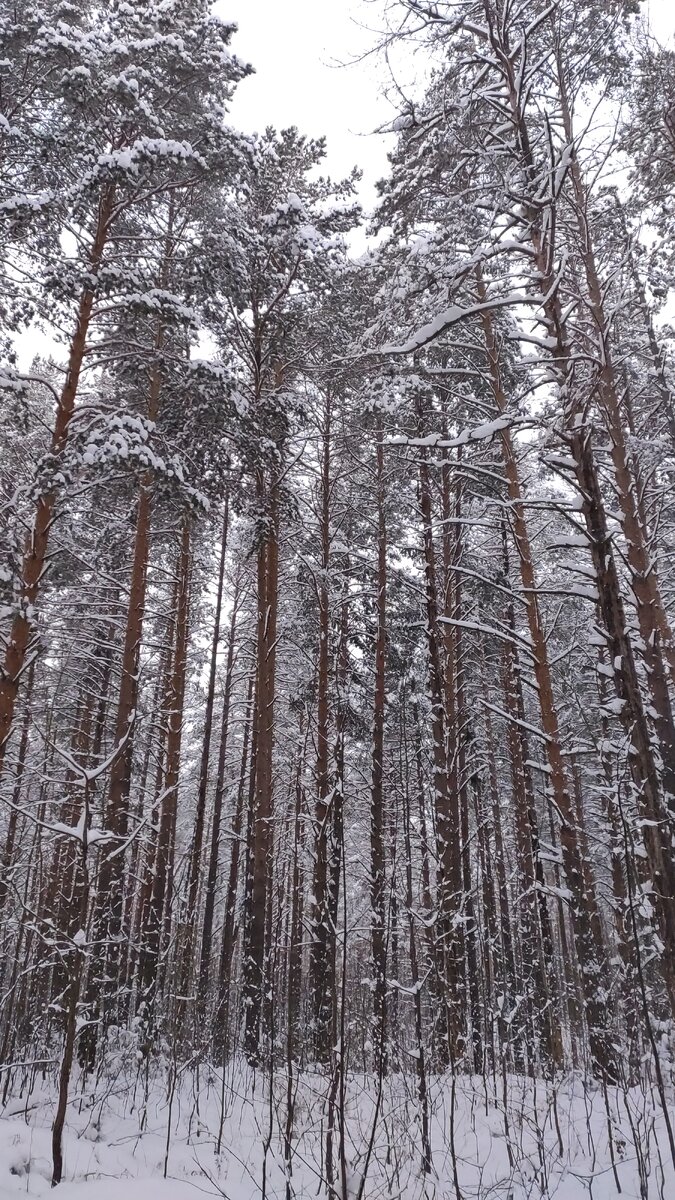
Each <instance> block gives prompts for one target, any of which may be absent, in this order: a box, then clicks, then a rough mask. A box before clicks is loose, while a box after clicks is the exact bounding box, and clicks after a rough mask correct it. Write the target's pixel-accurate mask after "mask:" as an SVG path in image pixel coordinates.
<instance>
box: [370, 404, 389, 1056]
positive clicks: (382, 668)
mask: <svg viewBox="0 0 675 1200" xmlns="http://www.w3.org/2000/svg"><path fill="white" fill-rule="evenodd" d="M375 439H376V446H375V456H376V457H375V461H376V476H375V492H376V519H377V569H376V576H375V603H376V613H377V631H376V634H375V691H374V698H373V735H372V758H371V782H370V938H371V954H372V964H373V980H372V985H371V986H372V992H373V1034H374V1041H373V1045H374V1051H375V1063H376V1069H377V1070H382V1069H384V1068H385V1061H386V1024H387V942H386V924H385V922H386V906H385V886H386V878H385V856H384V824H385V813H384V723H385V700H386V662H387V521H386V513H385V481H384V448H383V428H382V421H381V419H378V421H377V423H376V427H375Z"/></svg>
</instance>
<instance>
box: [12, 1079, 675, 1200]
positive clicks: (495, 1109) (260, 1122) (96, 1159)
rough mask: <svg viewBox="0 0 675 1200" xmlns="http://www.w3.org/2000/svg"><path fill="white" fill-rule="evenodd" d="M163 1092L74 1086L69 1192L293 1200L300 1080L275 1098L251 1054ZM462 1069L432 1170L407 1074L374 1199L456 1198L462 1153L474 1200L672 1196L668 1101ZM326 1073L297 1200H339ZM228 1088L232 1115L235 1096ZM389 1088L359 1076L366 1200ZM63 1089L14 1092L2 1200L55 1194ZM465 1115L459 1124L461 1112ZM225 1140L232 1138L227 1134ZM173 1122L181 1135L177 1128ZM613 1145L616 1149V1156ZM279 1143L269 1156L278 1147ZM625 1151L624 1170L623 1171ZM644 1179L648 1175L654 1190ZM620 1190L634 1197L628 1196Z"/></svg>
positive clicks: (301, 1137)
mask: <svg viewBox="0 0 675 1200" xmlns="http://www.w3.org/2000/svg"><path fill="white" fill-rule="evenodd" d="M169 1082H170V1077H168V1076H160V1077H158V1078H156V1079H154V1080H153V1081H152V1082H151V1083H150V1084H149V1085H148V1083H147V1081H146V1080H145V1079H144V1077H143V1075H142V1074H141V1073H139V1074H137V1075H135V1076H133V1077H132V1076H130V1075H129V1074H127V1073H126V1072H120V1073H119V1074H118V1075H117V1076H116V1077H112V1078H108V1079H106V1080H103V1079H99V1080H98V1081H91V1080H89V1081H88V1082H87V1085H86V1088H84V1089H82V1088H81V1087H78V1085H77V1081H75V1086H74V1087H73V1093H72V1096H73V1099H72V1104H71V1106H70V1109H69V1117H68V1126H67V1134H66V1138H65V1182H64V1183H62V1184H61V1185H60V1187H59V1188H58V1190H57V1192H56V1196H57V1197H58V1200H201V1198H203V1197H204V1196H222V1197H226V1198H227V1200H254V1198H255V1197H260V1196H261V1195H262V1194H263V1176H265V1189H266V1195H267V1197H268V1200H277V1198H279V1200H281V1198H282V1197H284V1196H285V1194H286V1177H285V1172H284V1162H283V1137H282V1132H281V1131H282V1129H283V1125H284V1122H285V1114H286V1081H285V1078H284V1077H283V1075H282V1074H281V1073H280V1074H279V1076H278V1077H277V1079H276V1081H275V1086H274V1088H273V1090H272V1094H271V1095H270V1091H269V1089H268V1088H267V1087H266V1085H265V1084H264V1081H263V1079H262V1077H261V1076H260V1075H259V1076H258V1077H257V1078H255V1077H254V1076H253V1074H252V1073H251V1072H250V1071H249V1070H248V1068H246V1067H244V1066H243V1065H242V1064H241V1063H238V1062H237V1063H234V1064H232V1066H231V1067H230V1068H229V1069H228V1072H227V1074H226V1076H225V1081H224V1082H225V1087H224V1090H223V1080H222V1077H221V1075H220V1073H219V1072H216V1071H209V1070H207V1069H206V1068H203V1067H202V1068H201V1070H200V1072H199V1075H197V1074H196V1073H194V1072H192V1073H190V1074H188V1073H187V1072H186V1073H185V1074H183V1076H182V1077H181V1078H180V1079H179V1081H178V1083H177V1084H176V1087H175V1090H174V1096H173V1100H172V1101H171V1102H170V1100H169V1096H168V1084H169ZM496 1082H497V1088H496V1093H497V1095H496V1096H495V1092H494V1091H493V1084H492V1082H491V1081H488V1083H487V1085H485V1084H484V1083H483V1080H482V1079H470V1078H467V1077H460V1078H459V1079H458V1080H457V1084H456V1089H455V1091H456V1096H455V1103H454V1107H453V1104H452V1084H451V1081H450V1080H448V1079H443V1080H440V1079H436V1080H434V1081H433V1082H432V1105H433V1121H432V1149H433V1161H434V1174H433V1176H432V1177H431V1178H429V1179H427V1180H426V1181H424V1180H423V1179H422V1177H421V1174H420V1150H419V1146H420V1133H419V1121H418V1110H417V1104H416V1100H415V1084H414V1079H413V1078H408V1077H404V1076H401V1075H398V1076H395V1077H393V1078H392V1079H391V1080H389V1081H388V1082H387V1084H386V1085H385V1091H384V1094H383V1098H382V1104H381V1108H380V1116H379V1117H378V1119H377V1127H376V1136H375V1141H374V1150H373V1155H372V1159H371V1161H370V1164H369V1169H368V1175H367V1183H366V1187H365V1189H364V1191H363V1197H364V1200H366V1198H367V1200H375V1198H376V1197H377V1198H383V1200H384V1198H387V1200H389V1198H391V1200H394V1198H401V1200H408V1198H410V1200H418V1198H419V1200H422V1198H423V1197H429V1198H430V1200H431V1198H432V1197H435V1198H436V1200H445V1198H446V1197H447V1198H448V1200H450V1198H451V1197H454V1196H455V1195H456V1192H455V1187H454V1183H453V1180H454V1170H453V1161H452V1159H453V1156H452V1146H453V1141H454V1147H455V1157H456V1160H457V1174H458V1178H459V1182H460V1190H461V1196H462V1200H526V1198H527V1200H534V1197H551V1198H553V1197H555V1200H582V1198H583V1197H590V1200H610V1198H613V1197H616V1196H618V1195H621V1196H622V1197H623V1198H624V1200H673V1198H675V1171H674V1170H673V1166H672V1161H671V1157H670V1152H669V1148H668V1139H667V1136H666V1132H665V1125H664V1120H663V1115H662V1113H661V1112H660V1109H659V1106H658V1100H657V1097H656V1095H655V1094H652V1092H651V1091H650V1090H644V1091H643V1090H637V1089H636V1090H634V1091H632V1092H631V1093H630V1094H629V1095H624V1094H622V1093H619V1094H618V1095H617V1094H615V1093H613V1094H611V1095H610V1096H609V1110H610V1115H609V1119H608V1112H607V1109H606V1106H605V1100H604V1097H603V1094H602V1092H601V1091H594V1092H593V1093H592V1094H591V1093H589V1092H588V1090H586V1089H584V1087H583V1085H582V1083H581V1082H580V1081H570V1080H568V1081H566V1082H565V1083H561V1084H560V1085H559V1086H558V1088H557V1089H556V1091H555V1094H554V1093H553V1092H552V1090H551V1088H550V1087H549V1088H548V1089H546V1088H545V1087H544V1085H543V1084H541V1083H539V1084H538V1085H537V1089H536V1094H535V1092H534V1091H533V1088H532V1083H531V1081H524V1080H519V1079H516V1078H510V1079H508V1081H507V1087H506V1111H507V1113H508V1118H507V1119H506V1120H505V1116H504V1111H505V1109H504V1096H503V1093H502V1081H501V1080H497V1081H496ZM326 1091H327V1086H326V1080H325V1078H323V1077H322V1076H321V1075H318V1074H311V1073H306V1074H305V1075H304V1076H303V1077H302V1080H301V1083H300V1086H299V1088H298V1089H297V1092H296V1099H295V1106H296V1108H295V1133H294V1142H293V1160H292V1180H291V1184H292V1191H291V1193H290V1194H291V1196H296V1197H298V1198H299V1197H310V1196H317V1195H318V1196H320V1197H321V1196H325V1195H326V1193H325V1191H324V1190H322V1188H321V1183H320V1181H321V1178H322V1146H323V1144H324V1135H325V1117H326ZM223 1095H224V1100H225V1108H224V1111H223V1107H222V1103H221V1097H222V1096H223ZM375 1100H376V1092H375V1083H374V1081H372V1080H366V1079H364V1078H363V1077H362V1076H357V1077H352V1078H350V1080H349V1087H348V1095H347V1127H348V1138H349V1146H348V1157H349V1166H350V1178H349V1191H350V1195H351V1196H353V1197H356V1196H357V1195H358V1192H359V1186H360V1182H361V1179H362V1175H363V1169H364V1163H365V1158H366V1151H367V1146H368V1143H369V1140H370V1133H371V1129H372V1122H373V1118H374V1113H375ZM53 1108H54V1094H53V1090H51V1088H50V1087H48V1086H46V1085H45V1083H43V1082H42V1081H39V1082H35V1084H34V1086H33V1087H32V1088H27V1089H25V1090H24V1092H23V1095H21V1096H19V1095H15V1096H14V1097H13V1098H12V1099H10V1100H8V1102H7V1104H6V1106H5V1108H4V1111H3V1113H2V1117H1V1119H0V1200H13V1198H15V1197H17V1196H20V1195H24V1196H26V1195H27V1196H46V1195H47V1194H49V1193H50V1190H51V1189H50V1179H51V1145H50V1139H51V1133H50V1125H51V1120H52V1115H53ZM453 1111H454V1122H453V1120H452V1113H453ZM221 1120H222V1139H221V1149H220V1153H218V1136H219V1130H220V1129H221ZM169 1128H170V1131H171V1133H170V1137H167V1133H168V1130H169ZM610 1138H611V1150H610ZM268 1142H269V1148H268V1151H267V1153H265V1146H266V1144H267V1143H268ZM612 1158H613V1159H614V1166H613V1165H612ZM641 1178H642V1183H641ZM619 1189H620V1190H619Z"/></svg>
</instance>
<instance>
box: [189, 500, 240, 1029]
mask: <svg viewBox="0 0 675 1200" xmlns="http://www.w3.org/2000/svg"><path fill="white" fill-rule="evenodd" d="M229 514H230V506H229V493H228V492H227V491H226V492H225V505H224V510H223V526H222V533H221V539H220V560H219V563H218V580H217V584H216V611H215V613H214V617H213V633H212V635H211V658H210V663H209V681H208V685H207V689H206V705H205V709H204V731H203V733H202V753H201V757H200V762H199V781H198V783H197V804H196V808H195V823H194V831H193V835H192V845H191V847H190V855H189V859H188V878H187V891H186V902H185V912H184V917H183V922H182V925H183V929H182V932H183V944H182V946H181V953H182V960H181V964H180V974H181V982H180V991H181V992H187V991H188V990H189V981H190V975H191V972H192V968H193V960H194V949H195V947H194V941H195V926H196V923H197V915H198V914H197V897H198V894H199V879H200V872H201V864H202V845H203V842H204V825H205V822H206V795H207V789H208V778H209V761H210V757H211V731H212V728H213V706H214V701H215V695H216V669H217V666H218V646H219V644H220V619H221V614H222V608H223V582H224V578H225V558H226V555H227V535H228V526H229ZM200 978H201V975H200ZM197 990H198V995H199V998H200V999H203V997H202V992H201V988H200V987H199V985H198V989H197ZM199 1008H200V1005H199V1003H198V1005H197V1018H198V1021H199Z"/></svg>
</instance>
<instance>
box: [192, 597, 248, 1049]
mask: <svg viewBox="0 0 675 1200" xmlns="http://www.w3.org/2000/svg"><path fill="white" fill-rule="evenodd" d="M239 586H240V585H239V576H237V580H236V583H235V588H234V596H233V598H232V615H231V617H230V631H229V634H228V639H227V659H226V662H225V689H224V693H223V714H222V719H221V725H220V747H219V750H218V770H217V774H216V791H215V796H214V800H213V821H212V823H211V846H210V849H209V865H208V873H207V877H206V889H205V893H204V922H203V925H202V942H201V948H200V956H199V982H198V987H197V1020H198V1024H199V1025H202V1024H203V1021H204V1018H205V1013H206V1002H207V998H208V992H209V977H210V972H211V952H212V943H213V917H214V912H215V903H216V886H217V883H218V859H219V855H220V829H221V824H222V817H223V795H224V792H225V766H226V763H227V745H228V740H229V732H230V708H231V704H232V686H233V682H234V651H235V646H236V637H237V616H238V613H239ZM220 591H221V593H222V583H221V588H220ZM218 620H219V622H220V616H219V618H218ZM252 688H253V679H251V681H250V683H249V698H248V705H249V707H250V704H251V699H252ZM244 743H245V745H244V759H245V757H246V752H247V749H248V746H247V743H248V709H247V713H246V718H245V724H244ZM202 765H204V764H203V763H202ZM243 790H244V789H243V785H242V786H241V787H240V788H239V791H238V794H237V802H236V807H235V813H234V822H233V828H232V853H231V857H230V873H231V874H233V880H232V884H233V887H232V890H233V900H232V910H233V911H232V913H231V917H232V919H233V918H234V904H235V902H236V895H237V879H238V873H239V872H238V867H239V845H240V842H239V839H240V837H241V818H242V811H243ZM229 897H230V890H229V887H228V901H229ZM194 903H195V906H196V903H197V896H196V894H195V899H194ZM229 916H230V913H229V910H228V908H227V907H226V915H225V920H226V921H227V920H228V917H229Z"/></svg>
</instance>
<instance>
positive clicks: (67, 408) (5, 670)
mask: <svg viewBox="0 0 675 1200" xmlns="http://www.w3.org/2000/svg"><path fill="white" fill-rule="evenodd" d="M114 196H115V187H114V184H110V185H109V186H107V187H106V188H104V190H103V193H102V195H101V199H100V202H99V207H98V216H97V220H96V227H95V230H94V239H93V242H92V246H91V251H90V254H89V264H90V270H91V273H92V274H93V275H96V274H97V272H98V268H99V266H100V264H101V259H102V258H103V254H104V251H105V248H106V244H107V241H108V235H109V226H110V218H111V216H112V211H113V203H114ZM94 298H95V297H94V292H93V291H92V290H91V289H90V288H89V287H86V286H85V287H84V288H83V291H82V294H81V296H80V302H79V305H78V310H77V320H76V325H75V332H74V334H73V338H72V341H71V343H70V352H69V355H68V369H67V371H66V380H65V383H64V385H63V389H62V391H61V395H60V396H59V402H58V405H57V408H56V417H55V421H54V429H53V432H52V439H51V446H50V454H51V456H52V457H53V458H55V459H58V458H59V457H60V456H61V455H62V454H63V452H64V450H65V448H66V444H67V442H68V435H69V432H70V423H71V420H72V417H73V413H74V412H75V401H76V398H77V390H78V386H79V382H80V374H81V371H82V364H83V362H84V356H85V352H86V347H87V334H88V332H89V325H90V322H91V317H92V312H93V308H94ZM55 508H56V495H55V493H54V492H52V491H43V492H41V493H40V495H39V496H38V500H37V505H36V509H35V518H34V522H33V528H32V531H31V533H30V534H29V536H28V539H27V541H26V548H25V552H24V558H23V563H22V567H21V598H20V604H19V610H18V612H17V613H16V614H15V616H14V618H13V621H12V627H11V630H10V634H9V638H8V640H7V646H6V650H5V661H4V664H3V667H2V670H1V671H0V775H2V769H3V763H4V756H5V750H6V746H7V739H8V738H9V735H10V733H11V730H12V720H13V718H14V709H15V706H16V699H17V696H18V693H19V687H20V684H21V676H22V674H23V671H24V668H25V664H26V655H27V653H28V650H29V648H30V644H31V640H32V637H33V616H32V612H33V609H34V608H35V604H36V602H37V598H38V592H39V589H40V584H41V582H42V580H43V578H44V575H45V571H46V568H47V552H48V548H49V535H50V532H51V527H52V525H53V523H54V517H55Z"/></svg>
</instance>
